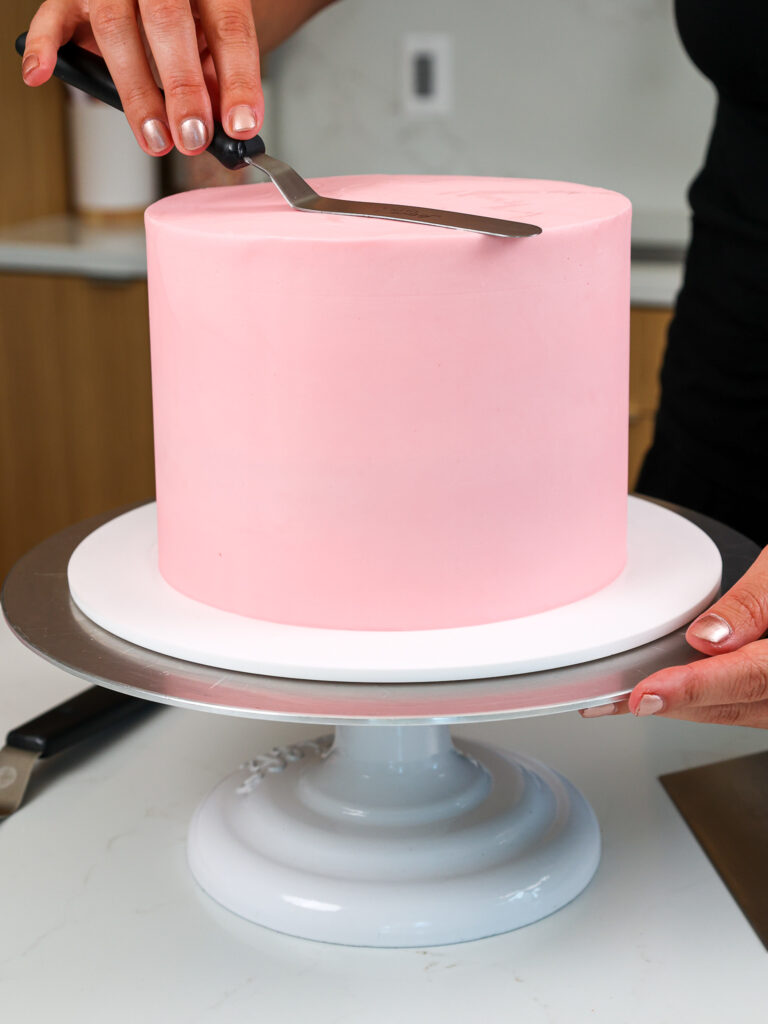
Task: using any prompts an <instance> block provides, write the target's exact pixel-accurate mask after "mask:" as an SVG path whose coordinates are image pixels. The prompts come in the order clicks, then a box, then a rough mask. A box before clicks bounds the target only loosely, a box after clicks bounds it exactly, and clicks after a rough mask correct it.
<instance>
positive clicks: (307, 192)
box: [16, 32, 541, 238]
mask: <svg viewBox="0 0 768 1024" xmlns="http://www.w3.org/2000/svg"><path fill="white" fill-rule="evenodd" d="M26 41H27V35H26V32H25V33H24V34H23V35H20V36H19V38H18V39H17V40H16V49H17V51H18V52H19V54H23V53H24V48H25V46H26ZM53 73H54V74H55V75H56V77H57V78H60V79H61V80H62V81H63V82H66V83H67V84H68V85H72V86H74V87H75V88H76V89H81V90H82V91H83V92H86V93H88V94H89V95H90V96H95V97H96V99H99V100H102V101H103V102H104V103H108V104H109V105H110V106H111V107H115V108H117V109H118V110H122V109H123V105H122V103H121V102H120V96H119V95H118V92H117V89H116V88H115V83H114V82H113V81H112V77H111V75H110V73H109V69H108V68H107V65H106V64H105V63H104V61H103V60H102V59H101V57H97V56H96V55H95V54H93V53H90V52H89V51H88V50H83V49H82V47H80V46H76V45H75V44H74V43H65V45H64V46H62V47H61V49H60V50H59V54H58V59H57V61H56V67H55V68H54V72H53ZM208 152H209V153H211V154H213V156H215V157H216V159H217V160H219V161H220V162H221V163H222V164H224V166H225V167H228V168H229V169H230V170H237V169H238V168H240V167H245V165H246V164H250V166H251V167H256V168H258V170H260V171H262V173H264V174H266V175H267V177H268V178H269V179H270V180H271V181H272V183H273V184H274V185H275V186H276V187H277V189H278V190H279V191H280V193H281V195H282V196H283V198H284V199H285V200H286V202H288V203H289V204H290V205H291V206H292V207H293V208H294V209H295V210H303V211H305V212H307V213H336V214H342V215H344V216H352V217H376V218H380V219H383V220H402V221H406V222H408V223H412V224H432V225H434V226H435V227H442V228H456V229H458V230H460V231H475V232H478V233H479V234H482V235H500V236H502V237H504V238H525V237H528V236H529V235H539V234H541V228H540V227H537V226H536V225H535V224H523V223H520V222H518V221H512V220H500V219H499V218H498V217H482V216H476V215H475V214H471V213H450V212H448V211H447V210H432V209H430V208H428V207H425V206H400V205H397V204H395V203H367V202H359V201H352V200H348V199H332V198H330V197H329V196H321V195H318V194H317V192H315V190H314V189H313V188H312V187H311V186H310V185H309V184H308V183H307V182H306V181H305V180H304V179H303V178H302V177H301V175H300V174H298V173H297V172H296V171H295V170H294V169H293V168H292V167H290V166H289V165H288V164H286V163H283V161H282V160H276V159H275V157H273V156H269V154H268V153H267V152H266V151H265V148H264V143H263V142H262V140H261V139H260V138H259V136H258V135H256V136H255V137H254V138H252V139H248V140H247V141H244V142H243V141H240V140H238V139H230V137H229V136H228V135H227V134H226V132H225V131H224V129H223V128H222V126H221V125H220V124H219V123H218V122H216V123H215V126H214V132H213V139H212V140H211V144H210V146H209V147H208Z"/></svg>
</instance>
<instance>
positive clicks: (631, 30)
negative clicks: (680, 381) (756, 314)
mask: <svg viewBox="0 0 768 1024" xmlns="http://www.w3.org/2000/svg"><path fill="white" fill-rule="evenodd" d="M410 32H443V33H449V34H450V35H451V36H452V37H453V44H454V45H453V49H454V60H453V73H454V83H453V86H454V89H453V91H454V96H455V110H454V112H453V114H452V115H447V116H443V115H435V116H433V117H424V116H422V117H418V118H413V117H412V116H409V115H408V114H407V113H406V111H405V110H404V104H403V96H402V92H403V90H402V80H403V61H402V50H403V37H404V36H405V35H406V33H410ZM270 72H271V76H272V81H273V100H272V109H271V115H272V124H273V125H275V122H277V124H276V129H275V128H273V129H272V137H273V139H274V140H275V142H273V146H275V143H277V142H278V141H279V153H278V150H277V149H276V148H275V149H274V151H275V153H277V154H278V155H280V156H281V157H283V158H284V159H286V160H288V161H289V162H291V163H293V164H294V165H295V166H296V167H297V168H298V169H299V170H300V172H301V173H303V174H305V175H326V174H341V173H365V172H389V173H398V172H399V173H408V172H411V173H413V172H426V173H459V174H489V175H504V176H507V175H509V176H519V177H542V178H560V179H564V180H571V181H579V182H586V183H587V184H593V185H602V186H605V187H608V188H615V189H618V190H619V191H621V192H624V193H625V194H626V195H628V196H629V197H630V199H631V200H632V202H633V204H634V206H635V236H636V238H639V239H641V240H644V241H651V242H653V241H657V242H667V243H669V242H671V243H675V242H677V243H679V242H681V241H683V239H684V236H685V232H686V225H687V214H686V203H685V191H686V188H687V186H688V183H689V182H690V180H691V178H692V177H693V175H694V174H695V173H696V171H697V169H698V167H699V166H700V163H701V159H702V155H703V152H704V149H705V146H706V141H707V137H708V133H709V128H710V123H711V117H712V110H713V95H714V94H713V90H712V88H711V86H710V85H709V83H707V82H706V81H705V79H704V78H702V77H701V75H700V74H699V73H698V72H697V71H696V69H695V68H694V67H693V65H692V64H691V63H690V61H689V60H688V58H687V56H686V55H685V53H684V51H683V49H682V46H681V44H680V41H679V39H678V36H677V32H676V29H675V25H674V20H673V15H672V0H474V2H471V3H470V2H463V3H459V2H458V0H341V2H339V3H336V4H335V5H334V6H332V7H330V8H329V9H328V10H326V11H323V12H322V13H320V14H319V15H318V16H317V17H316V18H315V19H314V20H313V21H311V22H310V23H309V24H308V25H307V26H305V27H304V28H303V29H302V30H301V31H300V32H299V33H298V34H297V35H296V36H295V37H294V38H293V39H291V40H290V41H288V42H287V43H286V44H285V45H284V46H283V47H282V48H281V49H280V51H278V52H277V53H276V54H275V55H274V58H273V60H272V61H271V64H270ZM269 115H270V112H268V118H269Z"/></svg>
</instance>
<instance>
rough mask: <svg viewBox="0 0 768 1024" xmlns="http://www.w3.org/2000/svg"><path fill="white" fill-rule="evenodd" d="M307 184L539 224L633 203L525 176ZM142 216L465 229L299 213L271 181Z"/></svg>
mask: <svg viewBox="0 0 768 1024" xmlns="http://www.w3.org/2000/svg"><path fill="white" fill-rule="evenodd" d="M310 184H311V185H312V187H313V188H314V189H315V190H316V191H317V192H318V193H319V194H320V195H326V196H332V197H334V198H339V199H352V200H370V201H374V202H390V203H402V204H406V205H412V206H430V207H434V208H437V209H443V210H453V211H457V212H461V213H476V214H483V215H485V216H489V217H502V218H505V219H507V220H517V221H525V222H527V223H532V224H538V225H539V226H540V227H541V228H542V229H543V230H544V231H553V230H567V229H568V228H571V227H578V226H580V225H584V224H588V223H592V222H595V221H605V220H611V219H613V218H614V217H618V216H621V215H623V214H627V213H628V211H629V210H630V208H631V207H630V202H629V200H628V199H627V198H626V197H625V196H623V195H621V194H620V193H618V192H611V191H610V190H608V189H602V188H592V187H590V186H588V185H575V184H572V183H570V182H564V181H536V180H533V179H525V178H480V177H458V176H449V175H390V174H376V175H356V176H348V177H334V178H315V179H311V180H310ZM146 221H147V224H148V225H150V226H154V225H158V226H163V227H166V228H171V229H172V230H178V231H179V232H182V233H187V232H188V233H191V234H195V235H199V234H206V235H211V236H220V237H236V238H237V237H242V238H282V239H302V240H310V241H311V240H316V241H334V240H339V239H341V240H350V239H352V240H354V239H360V240H371V239H381V238H393V239H394V238H419V239H424V238H433V239H435V240H436V239H437V238H445V237H446V236H447V237H449V238H450V237H453V238H454V239H455V237H456V236H457V235H466V232H456V231H446V230H441V229H439V228H435V227H434V226H432V225H428V224H408V223H403V222H401V221H387V220H381V219H377V218H369V217H348V216H339V215H334V214H327V213H323V214H318V213H312V214H308V213H304V212H302V211H297V210H293V209H291V207H290V206H289V205H288V203H287V202H286V201H285V200H284V199H283V197H282V196H281V195H280V194H279V192H278V191H277V189H276V188H275V186H274V185H272V183H271V182H265V183H264V184H258V185H242V186H239V187H236V188H232V187H223V188H211V189H198V190H195V191H192V192H182V193H180V194H178V195H173V196H168V197H167V198H166V199H161V200H160V201H159V202H157V203H154V204H153V205H152V206H150V207H149V209H148V210H147V213H146Z"/></svg>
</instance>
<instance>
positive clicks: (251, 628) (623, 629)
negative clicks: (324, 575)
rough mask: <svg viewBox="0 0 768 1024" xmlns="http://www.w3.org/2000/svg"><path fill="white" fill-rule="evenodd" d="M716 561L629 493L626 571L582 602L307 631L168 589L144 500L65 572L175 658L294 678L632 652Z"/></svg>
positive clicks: (103, 616)
mask: <svg viewBox="0 0 768 1024" xmlns="http://www.w3.org/2000/svg"><path fill="white" fill-rule="evenodd" d="M721 569H722V563H721V559H720V554H719V552H718V550H717V547H716V545H715V544H714V543H713V541H712V540H710V538H709V537H708V536H707V535H706V533H704V532H703V531H702V530H700V529H699V528H698V527H697V526H695V525H694V524H693V523H691V522H690V521H689V520H687V519H684V518H683V517H682V516H679V515H677V514H676V513H674V512H672V511H670V510H668V509H665V508H663V507H661V506H659V505H655V504H653V503H651V502H647V501H643V500H641V499H638V498H630V499H629V520H628V557H627V564H626V567H625V569H624V571H623V572H622V574H621V575H620V576H619V577H618V579H616V580H615V581H614V582H613V583H611V584H610V585H609V586H607V587H605V588H603V589H602V590H600V591H598V593H596V594H592V595H591V596H590V597H587V598H584V599H583V600H581V601H575V602H573V603H572V604H569V605H565V606H562V607H560V608H555V609H553V610H552V611H548V612H542V613H540V614H538V615H531V616H527V617H525V618H520V619H513V620H510V621H507V622H496V623H491V624H488V625H482V626H469V627H464V628H461V629H439V630H424V631H414V632H367V631H357V630H329V629H311V628H305V627H299V626H286V625H280V624H277V623H272V622H263V621H260V620H258V619H250V618H247V617H245V616H241V615H236V614H233V613H231V612H225V611H221V610H219V609H217V608H212V607H210V606H208V605H205V604H202V603H200V602H198V601H194V600H192V599H190V598H188V597H185V596H184V595H183V594H180V593H179V592H178V591H176V590H174V589H173V588H172V587H171V586H169V585H168V584H167V583H166V582H165V580H164V579H163V578H162V576H161V575H160V572H159V570H158V567H157V525H156V513H155V506H154V504H149V505H144V506H141V507H140V508H137V509H134V510H132V511H130V512H127V513H125V514H124V515H121V516H118V517H117V518H115V519H112V520H111V521H110V522H108V523H106V524H105V525H103V526H101V527H100V528H99V529H97V530H94V532H93V533H91V534H90V535H89V536H87V537H86V538H85V540H83V541H82V542H81V543H80V545H79V546H78V547H77V548H76V550H75V551H74V553H73V555H72V557H71V559H70V562H69V567H68V579H69V586H70V591H71V594H72V597H73V598H74V600H75V602H76V604H77V605H78V606H79V607H80V609H81V610H82V611H83V612H84V613H85V614H86V615H87V616H88V617H89V618H90V619H92V620H93V621H94V622H96V623H97V624H98V625H100V626H102V627H103V628H104V629H106V630H109V632H111V633H114V634H115V635H116V636H119V637H122V638H123V639H125V640H128V641H130V642H131V643H133V644H137V645H138V646H140V647H144V648H147V649H149V650H152V651H157V652H159V653H162V654H167V655H170V656H171V657H174V658H181V659H183V660H184V661H190V662H195V663H198V664H203V665H212V666H216V667H219V668H224V669H234V670H236V671H240V672H249V673H255V674H259V675H268V676H283V677H286V678H293V679H308V680H329V681H334V682H370V683H380V682H390V683H407V682H434V681H440V682H445V681H451V680H461V679H480V678H490V677H496V676H508V675H514V674H520V673H530V672H539V671H542V670H544V669H552V668H558V667H560V666H563V665H575V664H579V663H581V662H586V661H592V660H594V659H597V658H604V657H606V656H608V655H610V654H617V653H619V652H621V651H627V650H630V649H632V648H634V647H638V646H640V645H641V644H646V643H649V642H650V641H652V640H655V639H658V638H659V637H662V636H666V635H667V634H668V633H671V632H672V631H673V630H675V629H677V628H679V627H680V626H682V625H684V624H685V623H687V622H689V621H690V620H691V619H692V618H693V617H694V616H695V615H696V614H698V612H700V611H701V610H703V609H704V608H705V607H706V606H707V605H708V604H709V602H710V601H711V600H712V599H713V598H714V596H715V595H716V594H717V592H718V588H719V586H720V577H721Z"/></svg>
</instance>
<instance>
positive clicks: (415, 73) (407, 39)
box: [402, 32, 453, 117]
mask: <svg viewBox="0 0 768 1024" xmlns="http://www.w3.org/2000/svg"><path fill="white" fill-rule="evenodd" d="M402 71H403V75H402V97H403V112H404V113H405V114H406V115H407V116H409V117H423V116H427V117H430V116H445V115H447V114H451V113H453V37H452V36H450V35H449V34H448V33H447V32H408V33H407V34H406V35H405V36H403V45H402Z"/></svg>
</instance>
